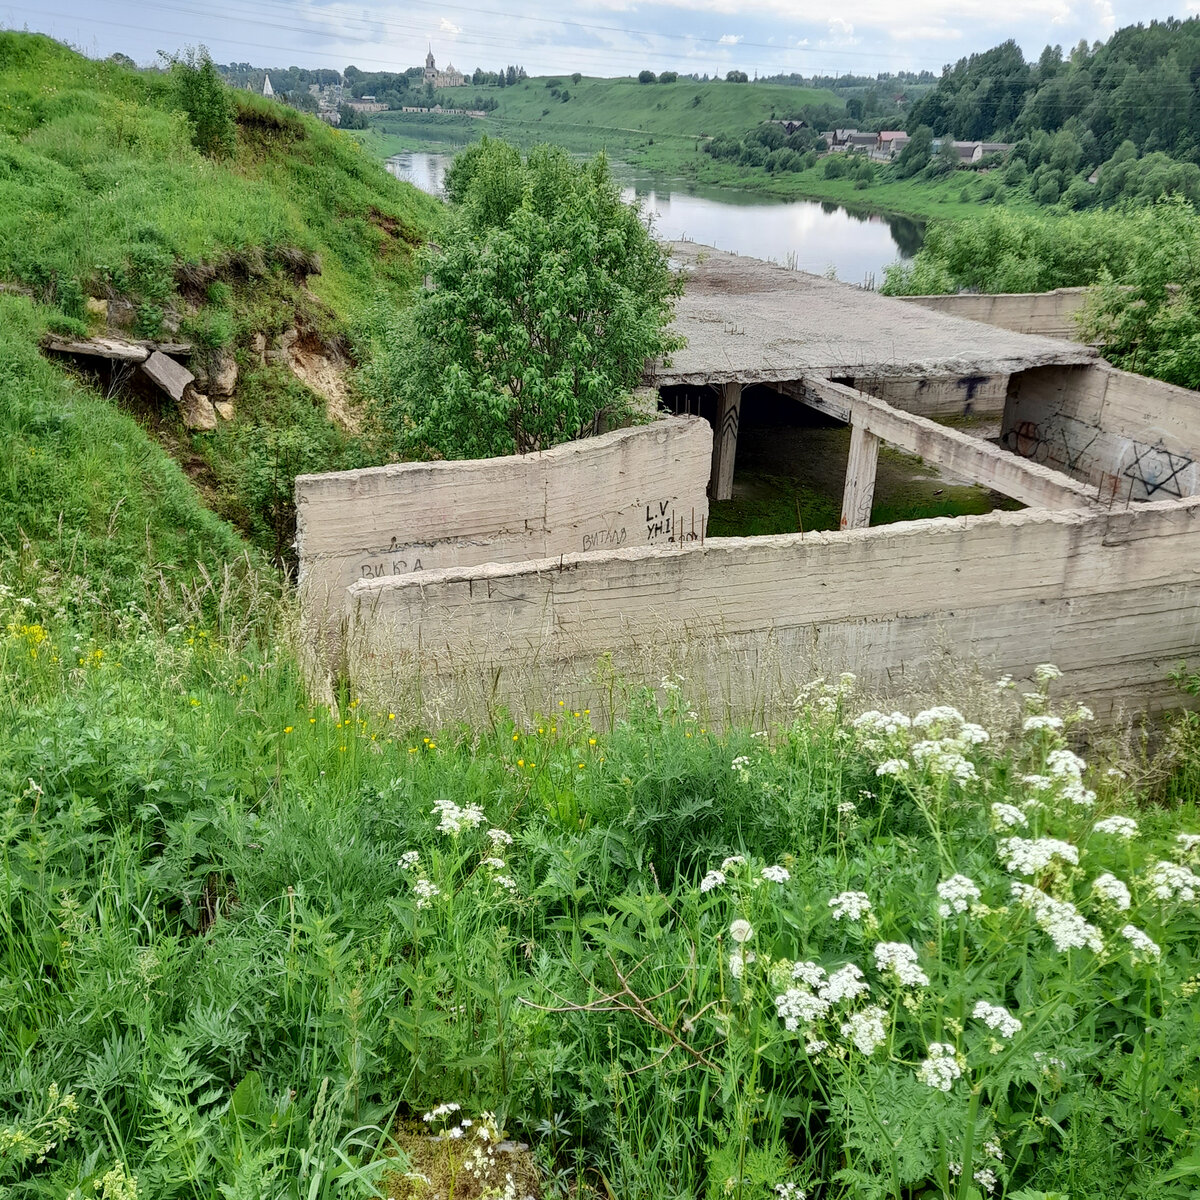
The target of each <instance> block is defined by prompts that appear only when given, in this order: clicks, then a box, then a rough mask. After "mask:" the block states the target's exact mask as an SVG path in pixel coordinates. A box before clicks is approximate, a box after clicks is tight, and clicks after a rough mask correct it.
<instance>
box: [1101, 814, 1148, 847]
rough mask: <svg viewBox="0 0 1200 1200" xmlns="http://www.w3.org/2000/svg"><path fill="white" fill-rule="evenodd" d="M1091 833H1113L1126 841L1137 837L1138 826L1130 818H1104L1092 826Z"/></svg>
mask: <svg viewBox="0 0 1200 1200" xmlns="http://www.w3.org/2000/svg"><path fill="white" fill-rule="evenodd" d="M1092 832H1093V833H1113V834H1116V836H1117V837H1119V838H1124V839H1125V840H1126V841H1128V840H1129V839H1130V838H1135V837H1137V834H1138V824H1137V822H1136V821H1135V820H1134V819H1133V818H1132V817H1105V818H1104V820H1102V821H1097V822H1096V823H1095V825H1093V826H1092Z"/></svg>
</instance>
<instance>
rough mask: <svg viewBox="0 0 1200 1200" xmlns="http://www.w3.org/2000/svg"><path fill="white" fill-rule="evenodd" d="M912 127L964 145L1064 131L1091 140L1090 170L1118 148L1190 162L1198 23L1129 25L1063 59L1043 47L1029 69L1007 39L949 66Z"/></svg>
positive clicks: (1197, 103)
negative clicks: (1125, 146) (923, 127)
mask: <svg viewBox="0 0 1200 1200" xmlns="http://www.w3.org/2000/svg"><path fill="white" fill-rule="evenodd" d="M920 125H928V126H929V127H930V128H931V129H932V130H933V133H934V136H935V137H941V136H943V135H945V136H949V137H953V138H958V139H963V140H971V141H1010V142H1011V141H1017V140H1018V139H1020V138H1031V137H1033V136H1034V135H1035V134H1036V133H1037V132H1038V131H1039V130H1041V131H1045V132H1046V133H1047V134H1051V135H1053V134H1055V133H1057V132H1058V131H1060V130H1067V131H1069V132H1071V133H1072V134H1073V135H1074V136H1075V137H1076V138H1077V139H1078V140H1079V141H1080V142H1081V143H1083V142H1084V141H1085V140H1086V139H1088V138H1090V139H1093V140H1094V149H1093V150H1092V152H1091V153H1092V157H1093V159H1094V162H1095V163H1096V164H1099V163H1101V162H1104V161H1106V160H1108V159H1110V158H1111V157H1112V156H1113V155H1114V154H1115V153H1116V152H1117V150H1118V149H1119V148H1120V147H1121V145H1122V144H1123V143H1124V142H1130V143H1131V144H1132V145H1133V147H1134V149H1135V150H1136V151H1137V152H1138V153H1139V154H1150V153H1154V152H1160V153H1163V154H1166V155H1168V156H1170V157H1171V158H1175V159H1178V160H1181V161H1188V162H1200V142H1198V141H1197V132H1196V130H1197V128H1198V127H1200V19H1197V18H1191V19H1189V20H1186V21H1180V20H1176V19H1174V18H1171V19H1168V20H1164V21H1152V22H1151V23H1150V24H1149V25H1130V26H1128V27H1126V28H1124V29H1119V30H1118V31H1117V32H1116V33H1114V34H1113V36H1112V37H1111V38H1109V40H1108V41H1107V42H1104V43H1100V42H1097V43H1095V44H1094V45H1092V46H1089V45H1088V44H1087V43H1086V42H1080V43H1079V45H1077V46H1076V47H1075V49H1074V50H1072V51H1071V52H1070V53H1069V54H1067V55H1064V53H1063V50H1062V47H1061V46H1047V47H1046V48H1045V50H1043V51H1042V53H1041V56H1040V57H1039V58H1038V60H1037V62H1032V63H1031V62H1026V61H1025V58H1024V55H1023V54H1022V53H1021V49H1020V47H1019V46H1018V45H1017V44H1016V42H1015V41H1007V42H1005V43H1003V44H1002V45H1000V46H996V47H994V48H993V49H991V50H988V51H986V52H984V53H982V54H973V55H971V56H970V57H969V58H962V59H959V61H958V62H957V63H955V64H954V65H953V66H947V67H946V68H945V70H944V71H943V72H942V77H941V80H940V81H939V83H938V86H937V88H935V89H934V90H933V91H932V92H930V93H929V94H928V95H927V96H925V97H924V98H922V99H921V100H920V101H919V102H918V103H916V104H915V105H914V106H913V109H912V111H911V113H910V114H909V119H908V128H909V130H913V129H916V128H917V127H918V126H920Z"/></svg>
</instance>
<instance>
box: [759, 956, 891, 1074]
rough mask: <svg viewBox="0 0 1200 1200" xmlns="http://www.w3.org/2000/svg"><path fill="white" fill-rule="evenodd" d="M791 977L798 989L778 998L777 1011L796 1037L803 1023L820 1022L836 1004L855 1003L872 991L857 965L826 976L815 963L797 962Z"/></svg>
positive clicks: (794, 988) (852, 964)
mask: <svg viewBox="0 0 1200 1200" xmlns="http://www.w3.org/2000/svg"><path fill="white" fill-rule="evenodd" d="M790 974H791V978H792V981H793V983H794V984H795V985H796V986H794V987H790V988H788V989H787V990H786V991H784V992H783V993H781V994H780V995H778V996H776V997H775V1010H776V1012H777V1013H778V1015H779V1019H780V1020H781V1021H783V1023H784V1026H785V1028H787V1029H788V1030H790V1031H791V1032H793V1033H794V1032H795V1031H796V1029H797V1028H799V1026H800V1023H801V1022H804V1023H805V1024H808V1023H811V1022H813V1021H819V1020H820V1019H821V1018H822V1017H824V1016H826V1015H827V1014H828V1012H829V1010H830V1009H831V1008H832V1007H833V1006H834V1005H835V1004H841V1003H842V1002H843V1001H846V1000H856V999H858V997H859V996H861V995H864V994H865V993H867V992H869V991H870V990H871V987H870V984H868V983H867V981H866V980H865V979H864V978H863V973H862V971H861V970H860V969H859V968H858V967H857V966H856V965H855V964H854V963H846V964H845V965H843V966H841V967H839V968H838V969H837V970H836V971H834V973H833V974H832V975H827V974H826V972H825V968H824V967H821V966H818V965H817V964H816V963H814V962H798V963H794V964H793V965H792V968H791V972H790ZM809 1053H813V1051H811V1050H810V1051H809Z"/></svg>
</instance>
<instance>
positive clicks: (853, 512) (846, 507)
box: [842, 425, 879, 529]
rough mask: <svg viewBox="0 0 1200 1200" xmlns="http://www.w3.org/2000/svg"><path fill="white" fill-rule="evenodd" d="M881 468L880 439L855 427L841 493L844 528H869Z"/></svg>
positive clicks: (851, 435)
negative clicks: (878, 470) (876, 478)
mask: <svg viewBox="0 0 1200 1200" xmlns="http://www.w3.org/2000/svg"><path fill="white" fill-rule="evenodd" d="M878 466H879V438H878V437H876V436H875V434H873V433H869V432H868V431H867V430H866V429H865V428H864V427H863V426H862V425H852V426H851V427H850V457H849V458H848V459H847V461H846V487H845V490H844V491H843V492H842V528H843V529H868V528H870V525H871V504H872V502H873V501H874V499H875V471H876V469H877V468H878Z"/></svg>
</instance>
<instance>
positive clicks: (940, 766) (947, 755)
mask: <svg viewBox="0 0 1200 1200" xmlns="http://www.w3.org/2000/svg"><path fill="white" fill-rule="evenodd" d="M912 756H913V761H914V762H915V763H916V764H917V765H918V766H920V767H925V768H926V770H928V771H929V772H930V773H931V774H933V775H940V776H942V777H943V778H945V779H954V780H957V781H958V782H959V783H970V782H971V781H972V780H974V779H977V778H978V777H979V776H978V774H977V773H976V771H975V764H974V763H973V762H971V761H970V759H967V758H964V757H963V753H962V748H961V746H960V745H959V743H958V742H956V741H955V740H954V739H953V738H943V739H942V740H941V741H926V742H915V743H914V744H913V747H912Z"/></svg>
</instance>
